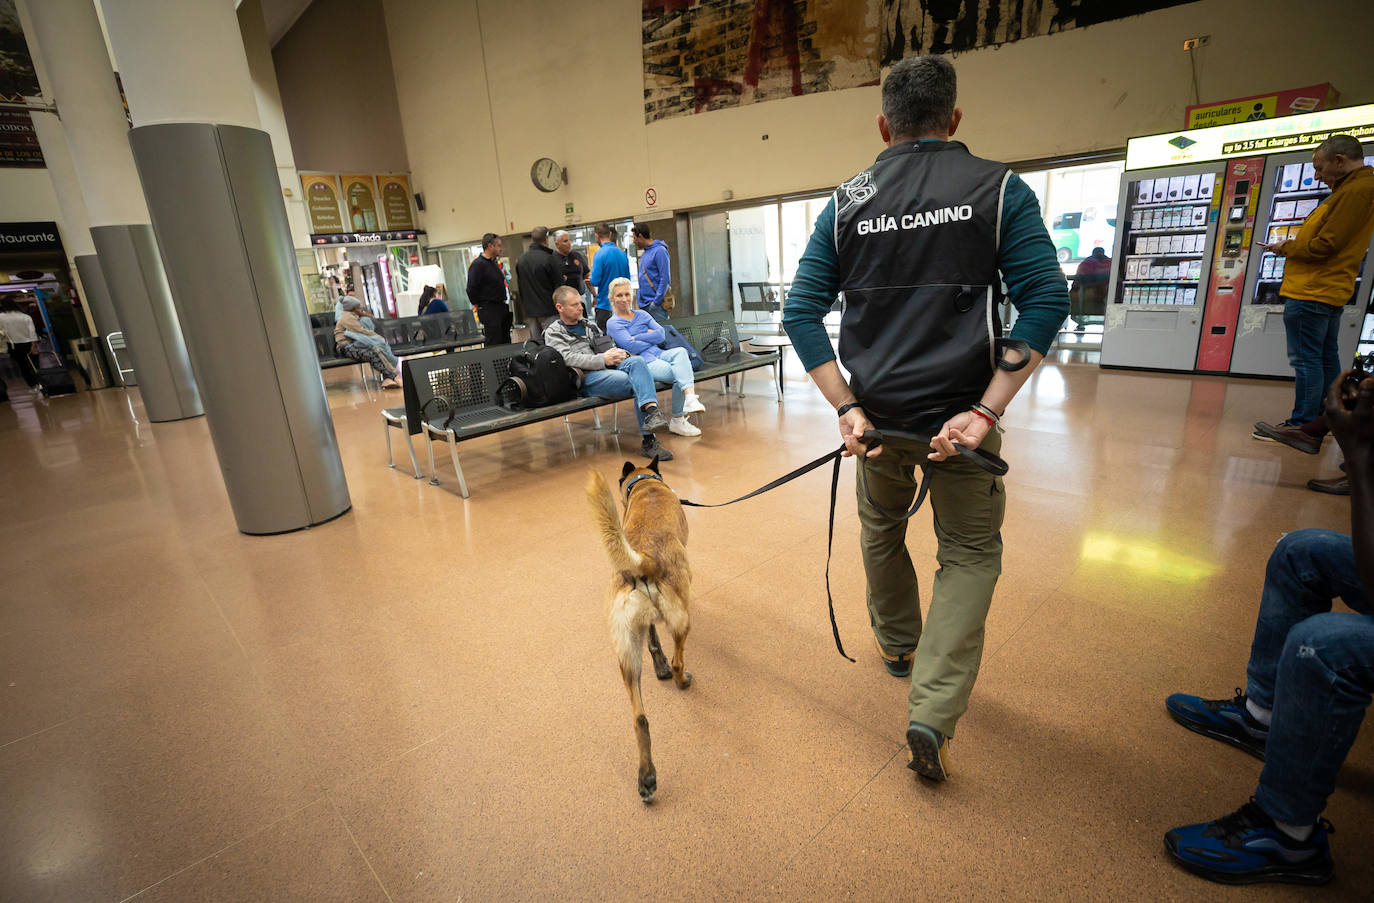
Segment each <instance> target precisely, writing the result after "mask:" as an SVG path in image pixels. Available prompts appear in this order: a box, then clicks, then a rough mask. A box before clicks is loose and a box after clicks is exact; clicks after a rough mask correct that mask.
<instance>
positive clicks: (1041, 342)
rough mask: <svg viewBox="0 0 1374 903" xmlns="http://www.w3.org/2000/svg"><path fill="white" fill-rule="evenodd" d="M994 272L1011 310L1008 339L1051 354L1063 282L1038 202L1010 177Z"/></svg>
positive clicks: (1065, 304)
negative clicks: (1003, 286) (1013, 319)
mask: <svg viewBox="0 0 1374 903" xmlns="http://www.w3.org/2000/svg"><path fill="white" fill-rule="evenodd" d="M997 268H998V269H999V270H1001V271H1002V281H1003V282H1004V283H1006V286H1007V298H1008V299H1009V300H1010V301H1011V304H1012V307H1015V308H1016V313H1017V319H1016V325H1015V326H1013V327H1012V330H1011V337H1012V338H1013V339H1022V340H1024V341H1025V342H1027V343H1028V344H1029V345H1030V346H1031V347H1032V348H1034V349H1035V350H1036V351H1038V352H1040V353H1041V354H1045V353H1046V352H1048V351H1049V350H1050V345H1051V344H1053V342H1054V337H1055V336H1056V335H1057V334H1058V333H1059V327H1060V325H1062V324H1063V322H1064V320H1065V318H1066V317H1068V315H1069V290H1068V282H1067V280H1066V279H1065V278H1064V271H1063V270H1061V269H1060V268H1059V260H1058V258H1056V257H1055V255H1054V243H1053V242H1051V241H1050V234H1049V232H1047V231H1045V221H1044V219H1042V218H1041V216H1040V202H1039V201H1038V200H1036V197H1035V192H1033V191H1031V189H1030V186H1029V185H1027V184H1026V183H1025V182H1023V181H1021V179H1020V177H1019V176H1017V175H1015V174H1014V173H1013V174H1012V176H1011V177H1010V178H1009V179H1008V180H1007V189H1006V192H1005V193H1004V194H1003V195H1002V239H1001V242H1000V244H999V246H998V249H997Z"/></svg>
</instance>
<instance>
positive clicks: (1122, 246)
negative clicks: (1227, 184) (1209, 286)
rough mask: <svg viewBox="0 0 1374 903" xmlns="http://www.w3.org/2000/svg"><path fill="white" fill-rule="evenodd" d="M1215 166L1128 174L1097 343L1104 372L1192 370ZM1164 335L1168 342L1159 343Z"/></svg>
mask: <svg viewBox="0 0 1374 903" xmlns="http://www.w3.org/2000/svg"><path fill="white" fill-rule="evenodd" d="M1220 169H1221V167H1220V166H1208V167H1204V168H1200V169H1199V168H1195V169H1193V170H1192V171H1191V172H1182V173H1180V172H1168V171H1164V172H1161V173H1141V174H1135V173H1127V174H1126V178H1125V179H1124V180H1123V181H1124V184H1123V191H1122V197H1121V199H1120V201H1119V204H1118V209H1120V210H1123V211H1124V214H1123V217H1122V220H1123V223H1122V225H1123V226H1124V228H1122V229H1121V230H1120V231H1119V232H1118V239H1117V247H1116V258H1115V259H1114V260H1113V265H1112V284H1111V290H1110V292H1109V294H1108V305H1107V317H1106V324H1105V328H1104V334H1103V341H1102V363H1103V364H1106V365H1108V366H1124V367H1151V368H1159V369H1169V370H1191V369H1192V367H1193V356H1194V353H1195V351H1196V349H1197V332H1198V322H1199V321H1198V316H1197V311H1198V305H1199V304H1200V303H1201V302H1202V300H1203V295H1204V289H1205V285H1206V271H1207V268H1206V266H1205V265H1204V260H1206V259H1208V258H1210V256H1211V251H1212V242H1211V238H1212V235H1213V233H1214V232H1215V231H1216V230H1215V228H1214V226H1215V224H1216V220H1217V217H1216V210H1217V203H1216V197H1215V195H1216V190H1217V186H1218V184H1219V174H1220ZM1161 332H1170V333H1173V334H1174V335H1173V336H1172V337H1162V336H1161V335H1160V333H1161Z"/></svg>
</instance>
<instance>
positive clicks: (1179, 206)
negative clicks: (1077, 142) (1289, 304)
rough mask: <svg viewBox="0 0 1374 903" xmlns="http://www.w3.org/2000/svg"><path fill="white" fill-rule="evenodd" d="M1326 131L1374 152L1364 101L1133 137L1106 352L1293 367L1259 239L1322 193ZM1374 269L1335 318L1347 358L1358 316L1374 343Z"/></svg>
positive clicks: (1178, 364)
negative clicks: (1316, 160)
mask: <svg viewBox="0 0 1374 903" xmlns="http://www.w3.org/2000/svg"><path fill="white" fill-rule="evenodd" d="M1334 134H1351V135H1355V136H1356V137H1358V138H1359V139H1360V140H1361V141H1365V142H1367V143H1366V153H1370V151H1371V150H1374V147H1371V145H1370V144H1369V143H1368V142H1371V141H1374V104H1370V105H1365V106H1360V107H1347V108H1343V109H1336V110H1324V111H1321V112H1317V113H1307V114H1302V115H1297V116H1285V117H1281V118H1276V119H1266V120H1260V121H1256V122H1245V123H1235V124H1231V125H1220V126H1214V127H1211V128H1205V129H1194V130H1191V131H1180V132H1168V133H1164V134H1161V135H1148V136H1144V137H1141V138H1133V139H1131V140H1130V142H1128V144H1127V150H1126V171H1125V173H1124V174H1123V175H1122V188H1121V199H1120V204H1119V206H1118V209H1119V210H1122V211H1126V212H1124V213H1123V214H1122V221H1123V226H1124V228H1121V229H1119V230H1118V238H1117V244H1116V248H1115V251H1116V253H1115V256H1114V258H1113V261H1112V276H1111V283H1110V288H1109V291H1108V296H1107V315H1106V322H1105V327H1104V332H1103V339H1102V355H1101V363H1102V365H1103V366H1106V367H1131V368H1142V369H1145V368H1148V369H1157V370H1179V371H1200V372H1210V373H1234V374H1236V375H1253V376H1291V375H1292V369H1291V368H1290V367H1289V366H1288V355H1287V347H1286V336H1285V332H1284V327H1283V308H1282V305H1281V304H1280V303H1279V301H1278V291H1279V286H1280V285H1281V283H1282V281H1283V261H1282V259H1280V258H1277V257H1275V256H1274V255H1272V254H1269V253H1268V252H1265V251H1263V249H1261V248H1258V247H1256V245H1255V242H1257V241H1272V240H1277V239H1281V238H1287V237H1290V236H1291V235H1292V234H1296V232H1297V227H1298V226H1299V225H1300V224H1301V223H1302V220H1303V218H1304V217H1305V216H1306V215H1307V214H1309V213H1310V212H1311V211H1312V210H1313V209H1315V208H1316V206H1317V204H1319V203H1320V202H1321V199H1322V198H1324V197H1325V196H1326V194H1328V193H1329V191H1328V189H1327V188H1326V186H1325V185H1322V184H1320V183H1319V182H1317V181H1316V176H1315V173H1314V172H1313V167H1312V152H1313V150H1315V149H1316V147H1317V146H1318V145H1319V144H1321V142H1322V141H1324V140H1326V138H1328V137H1329V136H1331V135H1334ZM1371 156H1374V154H1371ZM1367 159H1368V158H1367ZM1193 178H1197V179H1198V183H1197V190H1196V193H1191V192H1190V186H1191V184H1192V182H1191V180H1192V179H1193ZM1304 179H1306V180H1307V181H1306V182H1304ZM1204 191H1209V192H1210V195H1209V196H1208V197H1206V198H1204V197H1203V192H1204ZM1365 264H1366V266H1365V273H1374V265H1371V264H1370V262H1369V258H1368V257H1366V261H1365ZM1371 281H1374V279H1371V278H1368V277H1366V278H1364V279H1362V281H1361V282H1360V284H1359V286H1358V287H1357V289H1356V291H1355V296H1354V298H1353V299H1352V305H1351V306H1350V307H1349V309H1348V310H1347V311H1346V316H1345V318H1344V319H1343V321H1342V326H1341V354H1342V358H1343V359H1345V360H1349V359H1350V358H1351V357H1352V356H1353V355H1354V354H1355V350H1356V345H1357V342H1358V341H1360V340H1361V333H1362V328H1361V327H1362V326H1364V329H1363V332H1364V333H1366V334H1367V336H1368V338H1367V339H1365V341H1368V342H1370V343H1374V316H1371V317H1370V318H1369V325H1367V326H1365V325H1364V324H1365V321H1366V312H1367V309H1368V306H1369V305H1370V304H1371V303H1374V300H1371V286H1370V284H1369V283H1370V282H1371ZM1371 347H1374V344H1372V345H1371Z"/></svg>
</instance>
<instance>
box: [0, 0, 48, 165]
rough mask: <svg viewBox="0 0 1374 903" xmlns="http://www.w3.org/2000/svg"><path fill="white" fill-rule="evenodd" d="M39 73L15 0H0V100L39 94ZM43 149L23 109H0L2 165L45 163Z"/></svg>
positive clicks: (0, 158) (20, 99)
mask: <svg viewBox="0 0 1374 903" xmlns="http://www.w3.org/2000/svg"><path fill="white" fill-rule="evenodd" d="M39 90H40V89H39V87H38V76H37V75H36V74H35V73H34V71H33V60H32V59H30V58H29V46H28V44H27V43H25V42H24V31H23V29H22V28H20V26H19V13H18V12H17V11H16V10H15V8H14V0H0V100H2V101H4V102H6V103H23V102H24V98H25V97H35V96H37V95H38V94H39ZM42 165H43V153H42V151H40V150H39V149H38V136H37V135H36V134H34V131H33V122H32V121H31V120H30V119H29V114H28V113H27V112H25V111H24V110H3V111H0V166H42Z"/></svg>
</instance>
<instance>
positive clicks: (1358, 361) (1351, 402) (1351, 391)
mask: <svg viewBox="0 0 1374 903" xmlns="http://www.w3.org/2000/svg"><path fill="white" fill-rule="evenodd" d="M1371 371H1374V353H1370V354H1361V355H1358V356H1357V357H1356V358H1355V364H1354V366H1352V367H1351V368H1350V373H1349V374H1348V375H1347V376H1346V378H1345V382H1343V383H1342V384H1341V404H1342V405H1344V406H1345V409H1346V410H1347V411H1353V410H1355V394H1356V392H1358V391H1359V387H1360V383H1362V382H1364V381H1365V380H1366V379H1368V378H1369V375H1370V372H1371Z"/></svg>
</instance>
